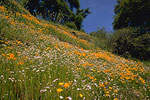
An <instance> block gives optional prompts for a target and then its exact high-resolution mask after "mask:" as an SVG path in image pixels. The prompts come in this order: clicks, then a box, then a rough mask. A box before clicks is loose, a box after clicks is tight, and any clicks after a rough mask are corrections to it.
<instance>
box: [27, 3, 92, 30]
mask: <svg viewBox="0 0 150 100" xmlns="http://www.w3.org/2000/svg"><path fill="white" fill-rule="evenodd" d="M25 8H27V9H28V10H29V11H30V12H31V13H32V14H33V15H34V16H36V15H38V16H39V15H41V16H42V17H43V18H47V19H49V20H51V21H53V22H57V23H60V24H68V23H75V25H76V27H77V29H78V30H80V29H81V27H82V22H83V19H84V18H85V17H86V16H87V15H88V14H90V11H89V9H88V8H87V9H80V2H79V0H28V3H27V4H25Z"/></svg>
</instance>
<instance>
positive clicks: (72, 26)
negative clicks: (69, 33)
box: [65, 22, 77, 30]
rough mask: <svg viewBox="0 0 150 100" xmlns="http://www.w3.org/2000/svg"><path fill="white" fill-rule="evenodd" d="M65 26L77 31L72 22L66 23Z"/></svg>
mask: <svg viewBox="0 0 150 100" xmlns="http://www.w3.org/2000/svg"><path fill="white" fill-rule="evenodd" d="M65 25H66V26H68V27H69V28H72V29H75V30H77V27H76V25H75V23H74V22H68V23H66V24H65Z"/></svg>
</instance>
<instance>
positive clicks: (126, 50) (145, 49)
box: [110, 28, 150, 60]
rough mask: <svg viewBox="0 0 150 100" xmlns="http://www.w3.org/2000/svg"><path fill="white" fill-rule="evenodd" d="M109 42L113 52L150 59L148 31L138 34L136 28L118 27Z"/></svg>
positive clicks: (149, 34)
mask: <svg viewBox="0 0 150 100" xmlns="http://www.w3.org/2000/svg"><path fill="white" fill-rule="evenodd" d="M110 44H111V46H112V52H113V53H116V54H119V55H122V56H124V57H135V58H138V59H146V60H148V59H150V33H145V34H143V35H140V36H139V33H138V30H137V29H134V28H123V29H119V30H116V31H115V33H114V34H113V36H112V38H111V41H110Z"/></svg>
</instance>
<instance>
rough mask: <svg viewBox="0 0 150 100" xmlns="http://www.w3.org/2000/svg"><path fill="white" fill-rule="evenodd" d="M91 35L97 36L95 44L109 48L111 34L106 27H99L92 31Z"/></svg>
mask: <svg viewBox="0 0 150 100" xmlns="http://www.w3.org/2000/svg"><path fill="white" fill-rule="evenodd" d="M90 35H91V36H93V37H95V45H96V46H97V47H100V48H102V49H107V50H108V41H109V38H110V35H111V34H110V33H108V32H107V31H106V30H105V28H104V27H102V28H97V31H96V32H91V33H90Z"/></svg>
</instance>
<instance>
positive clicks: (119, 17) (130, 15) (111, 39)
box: [90, 0, 150, 60]
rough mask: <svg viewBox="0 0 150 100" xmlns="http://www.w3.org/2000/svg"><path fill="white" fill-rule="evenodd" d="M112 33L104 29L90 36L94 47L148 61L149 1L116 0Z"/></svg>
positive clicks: (149, 54) (149, 51)
mask: <svg viewBox="0 0 150 100" xmlns="http://www.w3.org/2000/svg"><path fill="white" fill-rule="evenodd" d="M114 12H115V14H116V15H115V16H114V22H113V27H114V32H113V33H111V34H110V33H108V32H106V31H105V29H104V28H102V29H98V31H96V32H92V33H90V35H92V36H95V37H96V38H97V42H96V45H98V46H100V47H101V48H103V49H107V50H109V51H111V52H113V53H116V54H119V55H121V56H124V57H127V58H129V57H131V58H132V57H134V58H138V59H142V60H150V0H117V4H116V5H115V9H114Z"/></svg>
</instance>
